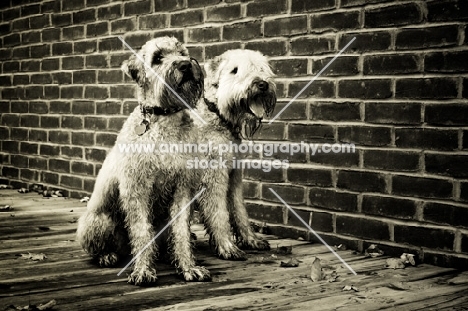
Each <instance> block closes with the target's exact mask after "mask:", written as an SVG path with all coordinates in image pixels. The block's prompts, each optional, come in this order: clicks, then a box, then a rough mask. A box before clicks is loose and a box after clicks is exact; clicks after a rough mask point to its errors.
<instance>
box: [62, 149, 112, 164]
mask: <svg viewBox="0 0 468 311" xmlns="http://www.w3.org/2000/svg"><path fill="white" fill-rule="evenodd" d="M60 153H61V155H62V156H66V157H69V158H74V159H82V158H83V148H81V147H69V146H62V147H60ZM103 161H104V160H103Z"/></svg>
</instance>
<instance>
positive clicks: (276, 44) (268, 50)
mask: <svg viewBox="0 0 468 311" xmlns="http://www.w3.org/2000/svg"><path fill="white" fill-rule="evenodd" d="M286 44H287V43H286V41H283V40H268V41H251V42H246V43H245V48H246V49H250V50H254V51H260V52H261V53H263V54H264V55H267V56H280V55H285V54H286V53H287V48H286Z"/></svg>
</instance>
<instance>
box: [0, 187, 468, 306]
mask: <svg viewBox="0 0 468 311" xmlns="http://www.w3.org/2000/svg"><path fill="white" fill-rule="evenodd" d="M5 205H10V206H12V207H13V208H14V210H13V211H4V212H0V310H4V309H5V308H8V306H10V305H14V306H17V307H18V306H21V307H24V306H27V305H39V304H44V303H46V302H48V301H50V300H51V299H55V300H56V302H57V305H56V306H55V307H54V308H53V310H115V309H118V310H380V309H395V310H468V274H466V273H461V272H460V271H457V270H454V269H447V268H440V267H434V266H430V265H420V266H418V267H410V268H406V269H404V270H392V269H385V268H384V265H385V260H386V258H385V257H379V258H374V259H370V258H365V257H364V256H363V255H358V254H354V253H353V252H352V251H339V254H340V255H341V256H342V257H343V258H344V260H346V262H348V264H349V265H350V266H351V267H352V268H353V269H354V270H355V271H356V272H357V273H358V275H357V276H354V275H353V274H351V273H350V272H349V271H348V270H347V269H346V268H344V267H342V266H341V265H340V262H339V261H338V260H337V259H336V257H334V255H333V254H332V253H330V252H329V251H328V250H327V249H326V248H325V247H324V246H323V245H319V244H310V243H306V242H304V241H295V240H288V239H278V238H276V237H274V236H266V237H267V238H268V239H269V241H270V243H271V245H272V248H273V250H272V251H269V252H254V251H253V252H249V259H248V260H247V261H241V262H232V261H224V260H220V259H218V258H216V256H214V255H213V253H212V251H211V250H210V248H209V246H208V243H207V241H206V237H204V234H203V231H202V229H201V226H200V225H196V226H194V228H193V230H194V231H195V232H196V233H197V236H198V237H199V239H198V241H197V250H196V256H197V258H198V259H199V260H200V261H201V264H202V265H204V266H205V267H207V268H208V269H209V270H210V271H211V273H212V275H213V281H212V282H207V283H186V282H184V281H183V280H181V279H180V278H179V277H177V276H176V274H175V270H174V269H173V268H172V267H170V266H168V265H165V264H160V265H159V266H158V273H159V280H158V283H156V284H155V285H153V286H150V287H137V286H134V285H130V284H127V280H126V275H125V273H124V274H122V275H121V276H120V277H119V276H117V273H118V272H119V271H120V268H112V269H101V268H99V267H97V266H94V265H93V264H92V263H91V262H90V260H89V258H88V256H87V255H86V254H85V253H84V252H83V251H82V250H81V249H80V247H79V245H78V243H77V242H76V241H75V236H74V234H75V230H76V220H77V218H78V217H79V215H80V214H81V213H82V212H83V211H84V208H85V203H80V202H79V201H78V200H74V199H65V198H52V199H44V198H42V196H40V195H37V194H36V193H29V194H19V193H18V192H16V191H14V190H0V207H3V206H5ZM291 245H292V246H293V248H292V255H281V254H276V250H275V248H276V247H277V246H291ZM28 253H32V254H38V253H43V254H45V255H46V256H47V259H45V260H42V261H33V260H31V259H23V258H20V257H19V256H18V255H19V254H28ZM272 255H273V256H272ZM275 256H276V257H275ZM291 256H294V257H295V258H297V259H299V260H300V261H301V262H300V265H299V267H297V268H282V267H280V262H281V261H288V260H289V259H290V258H291ZM314 256H317V257H319V258H320V259H321V261H322V264H323V266H324V268H325V269H324V270H325V271H326V270H327V269H328V271H332V270H333V269H336V270H337V273H338V275H339V277H338V278H337V280H336V281H335V282H328V281H320V282H315V283H314V282H312V280H311V279H310V278H309V277H308V276H309V275H310V266H311V263H312V261H313V259H314ZM454 278H455V279H454ZM346 285H353V286H354V287H357V288H358V289H359V291H358V292H355V291H353V290H351V291H344V290H343V287H344V286H346Z"/></svg>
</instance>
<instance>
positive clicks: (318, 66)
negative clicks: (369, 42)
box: [312, 56, 359, 76]
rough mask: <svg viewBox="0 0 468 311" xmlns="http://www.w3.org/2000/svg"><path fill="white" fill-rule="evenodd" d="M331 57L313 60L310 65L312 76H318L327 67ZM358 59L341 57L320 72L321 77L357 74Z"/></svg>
mask: <svg viewBox="0 0 468 311" xmlns="http://www.w3.org/2000/svg"><path fill="white" fill-rule="evenodd" d="M331 60H332V58H331V57H327V58H322V59H318V60H314V61H313V63H312V74H313V75H316V74H318V73H319V72H320V71H321V70H322V69H323V68H325V66H327V65H328V64H329V63H330V61H331ZM358 60H359V59H358V57H354V56H341V57H339V58H337V59H336V60H335V61H333V63H331V64H330V65H328V67H327V68H326V69H325V70H324V71H323V72H322V74H321V76H352V75H356V74H358V73H359V69H358Z"/></svg>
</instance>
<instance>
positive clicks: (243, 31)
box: [223, 21, 262, 41]
mask: <svg viewBox="0 0 468 311" xmlns="http://www.w3.org/2000/svg"><path fill="white" fill-rule="evenodd" d="M261 26H262V25H261V23H260V22H259V21H253V22H245V23H236V24H231V25H226V26H224V27H223V39H224V40H228V41H234V40H249V39H254V38H258V37H260V36H261V32H262V31H261Z"/></svg>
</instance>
